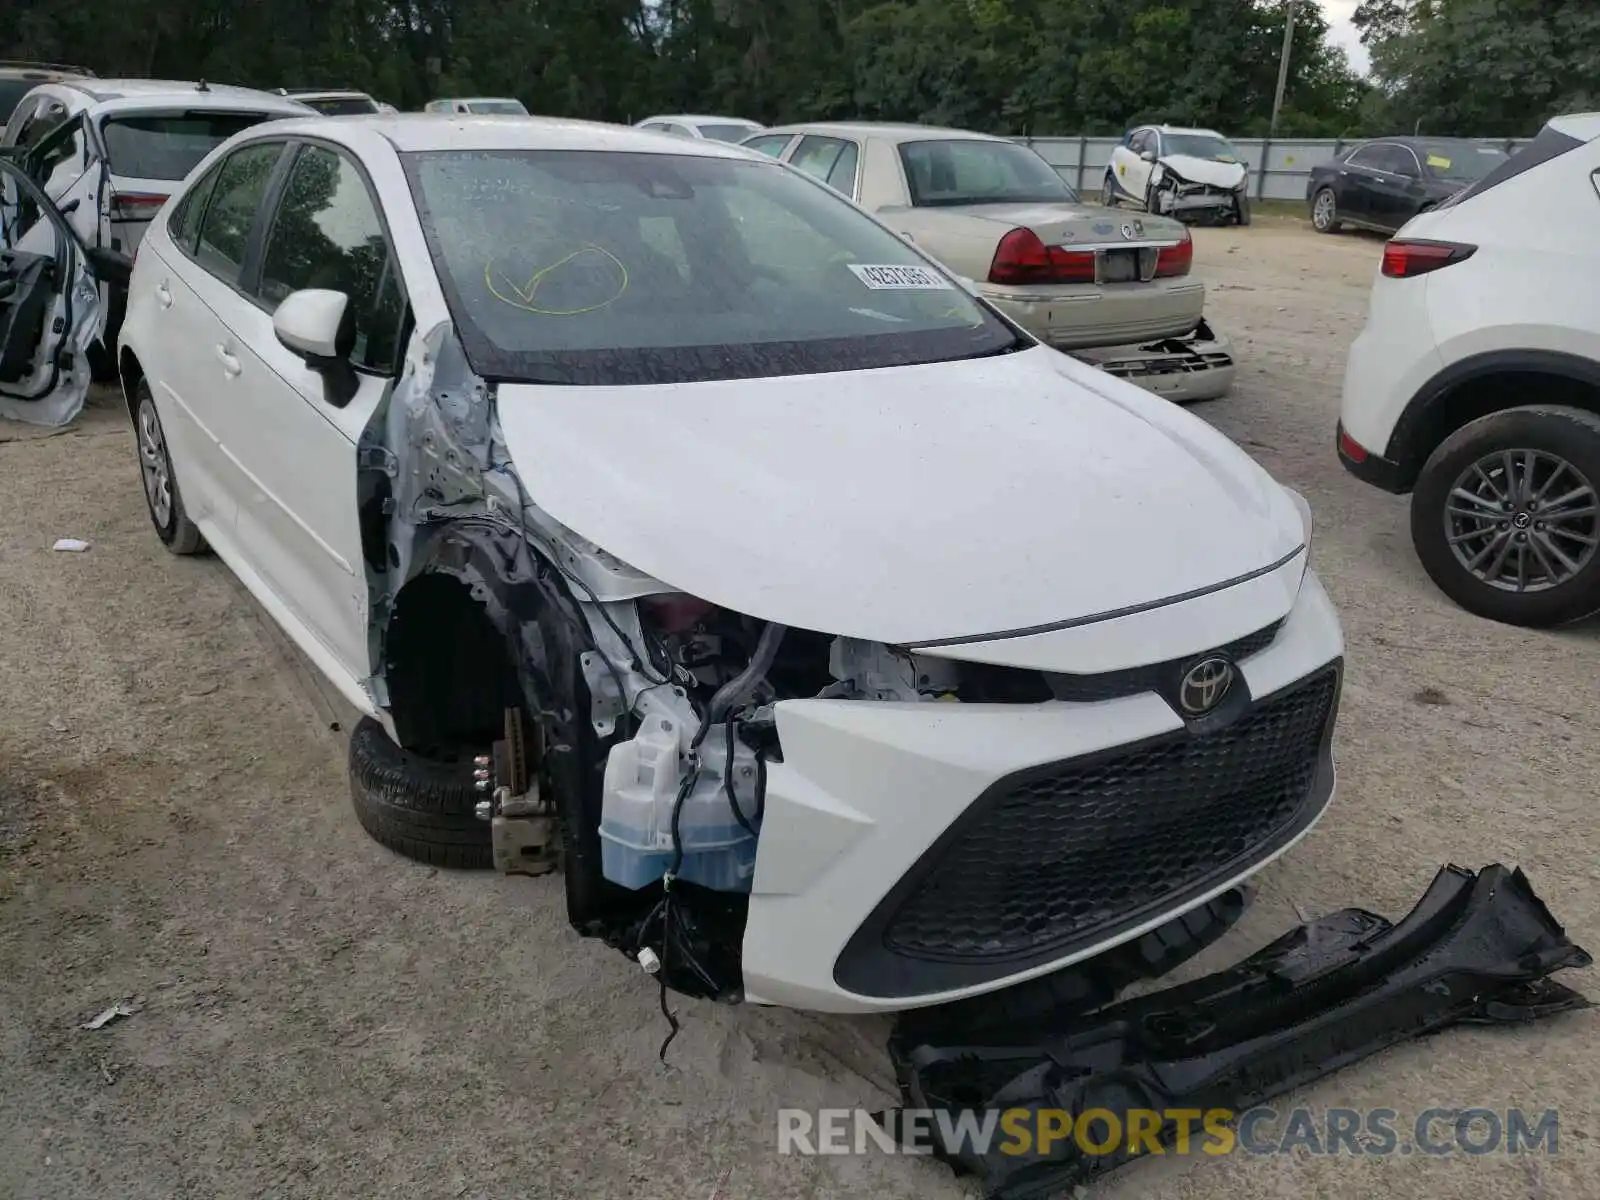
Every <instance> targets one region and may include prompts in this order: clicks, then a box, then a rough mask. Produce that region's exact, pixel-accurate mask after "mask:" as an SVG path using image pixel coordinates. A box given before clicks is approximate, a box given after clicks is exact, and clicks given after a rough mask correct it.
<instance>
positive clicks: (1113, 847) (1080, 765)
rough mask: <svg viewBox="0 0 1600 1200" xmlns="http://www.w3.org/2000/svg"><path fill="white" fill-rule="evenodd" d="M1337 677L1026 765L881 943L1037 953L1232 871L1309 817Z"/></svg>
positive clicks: (916, 953)
mask: <svg viewBox="0 0 1600 1200" xmlns="http://www.w3.org/2000/svg"><path fill="white" fill-rule="evenodd" d="M1338 690H1339V675H1338V669H1337V667H1331V668H1329V669H1328V670H1326V671H1323V672H1321V673H1319V674H1317V675H1315V676H1312V677H1311V678H1309V679H1307V680H1305V681H1303V682H1302V683H1300V684H1298V685H1295V686H1294V687H1292V688H1290V689H1287V690H1285V691H1283V692H1280V693H1278V694H1276V695H1272V696H1268V697H1266V698H1265V699H1264V700H1262V701H1261V702H1259V703H1258V704H1257V705H1256V706H1255V707H1254V708H1253V709H1252V710H1251V711H1250V712H1249V713H1248V715H1246V716H1243V717H1241V718H1240V719H1239V720H1237V721H1235V722H1233V723H1232V724H1230V725H1228V726H1227V727H1226V728H1224V729H1221V730H1218V731H1216V732H1215V733H1212V734H1209V735H1206V736H1201V737H1197V736H1194V735H1193V734H1191V733H1189V732H1188V731H1180V732H1178V733H1174V734H1170V735H1165V736H1163V737H1161V738H1159V739H1156V740H1153V741H1150V742H1146V743H1143V744H1141V745H1138V746H1136V747H1133V748H1131V749H1127V750H1124V751H1121V752H1113V753H1111V754H1109V755H1104V756H1092V757H1090V758H1086V759H1079V760H1072V761H1068V762H1063V763H1056V764H1052V765H1050V766H1046V767H1041V768H1036V769H1034V770H1031V771H1027V772H1023V773H1020V774H1019V775H1017V776H1013V777H1012V783H1011V784H1010V786H1008V787H1005V788H1004V790H1000V791H996V792H994V793H991V796H990V798H989V799H988V800H986V801H980V804H979V805H978V806H974V808H975V811H974V814H973V816H972V817H971V818H969V819H968V820H967V822H966V823H965V824H964V825H962V826H960V827H958V828H957V829H955V830H953V831H952V833H951V835H949V837H948V838H947V839H946V840H945V841H944V842H942V843H941V844H939V845H937V846H935V847H934V849H933V850H932V851H930V853H929V856H928V857H927V858H925V859H924V860H923V863H922V864H919V867H918V868H917V869H916V870H917V871H918V872H919V873H920V878H918V879H917V880H916V882H915V883H914V884H913V885H912V887H911V889H910V891H909V893H908V894H907V895H906V898H905V899H904V900H903V901H902V902H901V903H900V904H899V906H898V907H897V908H896V909H895V911H894V914H893V915H892V916H891V917H890V918H889V920H888V923H887V925H886V926H885V927H884V943H883V944H884V946H885V947H886V948H887V949H889V950H890V951H892V952H894V953H897V954H901V955H908V956H912V957H923V958H933V959H942V960H945V961H953V962H959V961H965V962H982V961H990V960H995V959H1006V958H1015V957H1021V956H1036V955H1038V954H1041V953H1043V952H1047V951H1051V950H1054V949H1056V948H1057V947H1064V946H1065V945H1066V944H1067V943H1073V942H1085V941H1086V940H1087V938H1088V936H1089V935H1093V934H1095V933H1096V931H1098V930H1100V929H1102V928H1104V927H1108V926H1124V925H1126V924H1127V923H1128V922H1129V920H1130V918H1131V917H1133V916H1134V915H1135V914H1138V913H1140V912H1142V911H1144V910H1150V911H1155V910H1157V909H1159V908H1161V906H1162V905H1163V904H1165V903H1171V902H1173V900H1174V899H1175V897H1176V896H1177V894H1178V893H1184V892H1192V891H1194V890H1195V889H1197V888H1200V887H1203V886H1204V885H1206V884H1207V883H1211V882H1220V881H1221V880H1222V878H1223V877H1225V876H1227V875H1228V874H1229V873H1231V872H1234V871H1237V870H1239V869H1241V868H1242V867H1243V866H1244V865H1246V863H1247V862H1248V861H1249V860H1250V859H1251V858H1252V857H1253V856H1259V855H1260V854H1262V853H1263V852H1264V848H1265V847H1267V846H1268V845H1269V844H1273V845H1275V844H1278V843H1281V841H1282V840H1283V839H1284V838H1285V837H1286V836H1287V835H1288V833H1289V832H1290V831H1292V829H1293V828H1294V827H1296V826H1297V825H1298V824H1299V823H1300V822H1301V820H1302V811H1303V810H1304V809H1305V807H1306V806H1307V804H1308V803H1310V802H1312V800H1313V799H1314V797H1313V796H1312V784H1313V782H1314V781H1315V779H1316V774H1317V770H1318V765H1319V759H1320V757H1321V750H1322V744H1323V740H1324V731H1325V729H1326V728H1327V726H1328V724H1329V722H1330V721H1331V719H1332V716H1333V712H1334V707H1335V704H1336V702H1337V698H1338Z"/></svg>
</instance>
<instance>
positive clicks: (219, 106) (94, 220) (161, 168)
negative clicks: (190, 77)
mask: <svg viewBox="0 0 1600 1200" xmlns="http://www.w3.org/2000/svg"><path fill="white" fill-rule="evenodd" d="M313 111H314V110H312V109H309V108H307V107H306V106H305V105H303V104H299V103H297V102H295V101H294V100H291V99H289V98H287V97H284V96H274V95H272V94H271V93H270V92H259V91H256V90H254V89H253V88H240V87H227V86H225V85H222V84H207V83H205V82H203V81H202V82H198V83H183V82H173V81H170V80H161V79H68V80H61V81H58V82H55V83H46V84H41V85H39V86H38V87H36V88H34V89H33V90H32V91H31V92H29V93H28V94H27V95H26V96H24V97H23V98H22V99H21V101H19V102H18V104H17V107H16V110H15V111H14V112H13V113H12V114H11V119H10V120H9V121H8V122H7V123H6V127H5V133H4V135H3V136H0V146H4V147H12V146H15V147H19V148H20V161H21V163H22V165H23V167H24V169H25V170H26V171H27V173H28V174H29V175H30V176H32V178H33V179H34V180H35V182H37V183H38V184H39V185H40V186H41V187H42V188H43V189H44V191H45V194H46V195H47V196H49V197H50V199H51V200H53V201H54V202H55V205H56V207H57V208H58V209H59V210H60V211H61V212H62V214H63V215H64V216H65V217H66V218H67V221H68V223H69V224H70V225H71V226H72V228H73V230H74V231H75V232H76V233H77V235H78V236H79V237H80V238H81V239H82V240H83V243H84V245H85V246H87V247H88V248H89V249H91V250H111V251H118V252H120V253H122V254H126V255H130V256H131V255H132V254H133V253H134V251H135V250H137V249H138V246H139V239H140V238H141V237H143V236H144V231H145V228H146V226H148V225H149V224H150V221H151V218H153V217H154V216H155V215H156V213H157V211H158V210H159V209H160V208H161V206H162V205H163V204H165V203H166V202H167V197H168V196H169V195H170V194H171V193H172V192H173V191H174V190H175V189H176V188H177V187H178V185H179V184H180V183H182V182H183V178H184V176H186V175H188V174H189V172H190V170H191V169H193V167H194V166H195V164H196V163H198V162H199V161H200V160H201V159H202V158H204V157H205V156H206V155H207V154H210V153H211V151H212V150H213V149H215V148H216V147H217V146H220V145H221V144H222V143H223V142H225V141H227V140H228V139H229V138H230V137H232V136H233V135H234V134H236V133H238V132H239V131H240V130H241V129H247V128H249V127H250V126H251V125H257V124H259V123H261V122H262V121H270V120H274V119H276V118H280V117H304V116H309V115H311V114H312V113H313ZM101 304H102V307H103V309H104V311H105V313H106V325H105V329H104V331H103V332H102V334H101V335H100V337H99V338H98V339H97V340H96V341H95V342H93V343H91V345H90V350H89V358H90V361H91V363H92V364H93V365H94V369H95V375H96V377H98V378H108V377H114V376H115V364H114V362H113V361H112V360H113V358H114V356H113V355H111V354H110V353H109V352H108V349H107V348H109V347H113V346H115V345H116V342H117V330H118V328H119V327H120V326H121V323H122V312H123V309H124V306H125V304H126V296H125V294H124V292H123V290H122V289H121V287H119V286H115V285H112V284H110V283H104V282H102V284H101Z"/></svg>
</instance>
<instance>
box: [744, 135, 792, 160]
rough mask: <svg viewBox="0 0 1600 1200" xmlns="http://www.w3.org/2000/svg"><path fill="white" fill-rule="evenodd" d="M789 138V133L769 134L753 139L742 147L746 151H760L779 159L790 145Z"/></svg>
mask: <svg viewBox="0 0 1600 1200" xmlns="http://www.w3.org/2000/svg"><path fill="white" fill-rule="evenodd" d="M789 137H790V135H789V134H787V133H769V134H767V135H766V136H765V137H758V138H751V139H750V140H749V141H747V142H744V143H742V145H743V146H744V148H745V149H746V150H759V151H760V152H761V153H762V154H770V155H772V157H773V158H777V157H778V155H780V154H782V153H783V148H784V147H785V146H787V145H788V144H789Z"/></svg>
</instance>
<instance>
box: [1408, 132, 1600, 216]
mask: <svg viewBox="0 0 1600 1200" xmlns="http://www.w3.org/2000/svg"><path fill="white" fill-rule="evenodd" d="M1581 145H1583V143H1582V142H1581V141H1579V140H1578V139H1577V138H1575V137H1570V136H1569V135H1567V134H1565V133H1562V132H1561V131H1560V130H1559V129H1556V128H1554V127H1553V126H1550V125H1546V126H1545V127H1544V128H1543V129H1541V130H1540V131H1539V136H1538V137H1536V138H1534V139H1533V141H1531V142H1529V143H1528V144H1527V145H1526V146H1524V147H1523V148H1522V149H1521V150H1518V151H1517V152H1516V153H1515V154H1513V155H1512V156H1511V157H1510V158H1508V159H1506V161H1505V162H1503V163H1501V164H1500V165H1499V166H1498V167H1496V168H1495V169H1494V170H1492V171H1490V172H1489V173H1488V174H1487V175H1485V176H1484V177H1483V178H1482V179H1480V180H1478V182H1477V183H1474V184H1473V185H1472V186H1471V187H1468V188H1465V189H1463V190H1462V191H1459V192H1457V193H1456V194H1455V195H1453V196H1451V197H1450V199H1448V200H1446V201H1445V202H1444V203H1443V204H1441V205H1439V207H1440V208H1445V207H1454V206H1455V205H1457V204H1460V203H1461V202H1462V201H1463V200H1467V199H1470V198H1471V197H1473V196H1478V195H1482V194H1483V193H1484V192H1487V191H1488V190H1489V189H1490V188H1493V187H1499V186H1500V185H1501V184H1502V183H1504V182H1505V181H1506V180H1508V179H1515V178H1516V177H1517V176H1518V175H1521V174H1522V173H1523V172H1524V171H1531V170H1532V169H1533V168H1534V167H1537V166H1541V165H1543V164H1544V163H1547V162H1549V161H1550V160H1551V159H1552V158H1560V157H1561V156H1562V155H1563V154H1565V153H1566V152H1567V151H1568V150H1576V149H1577V148H1578V147H1579V146H1581Z"/></svg>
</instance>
